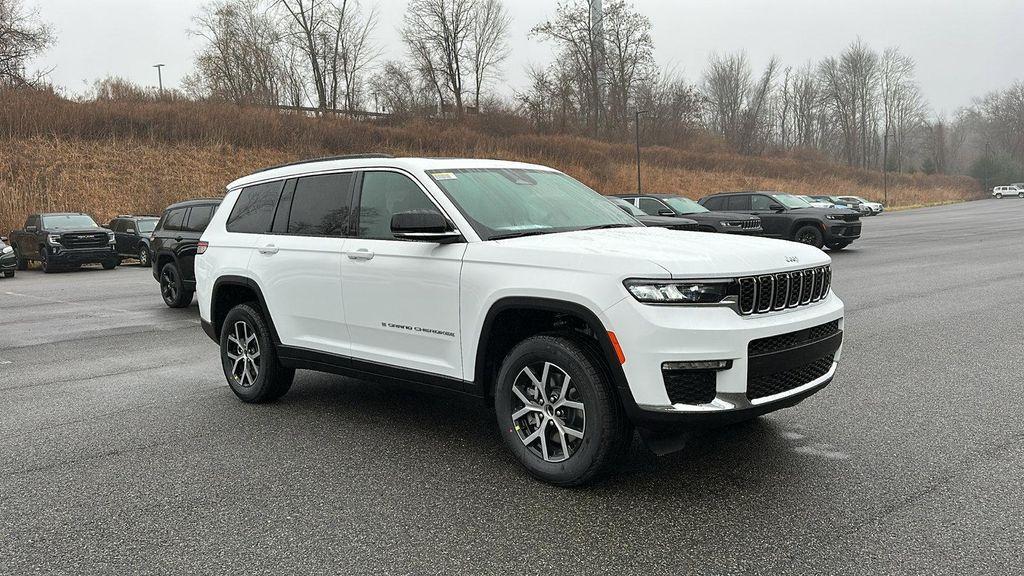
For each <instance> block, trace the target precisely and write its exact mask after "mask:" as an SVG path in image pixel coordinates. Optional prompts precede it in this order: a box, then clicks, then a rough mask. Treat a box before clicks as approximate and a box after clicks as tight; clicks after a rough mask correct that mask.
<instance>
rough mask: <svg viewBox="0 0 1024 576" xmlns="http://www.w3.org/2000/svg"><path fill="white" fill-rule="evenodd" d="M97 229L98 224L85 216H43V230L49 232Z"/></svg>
mask: <svg viewBox="0 0 1024 576" xmlns="http://www.w3.org/2000/svg"><path fill="white" fill-rule="evenodd" d="M95 227H96V222H95V221H94V220H93V219H92V218H90V217H89V216H86V215H85V214H58V215H54V216H43V228H45V229H47V230H60V229H65V230H66V229H69V228H95Z"/></svg>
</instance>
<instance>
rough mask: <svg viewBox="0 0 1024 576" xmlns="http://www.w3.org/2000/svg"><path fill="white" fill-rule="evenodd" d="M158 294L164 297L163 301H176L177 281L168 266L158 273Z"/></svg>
mask: <svg viewBox="0 0 1024 576" xmlns="http://www.w3.org/2000/svg"><path fill="white" fill-rule="evenodd" d="M160 294H161V295H162V296H163V297H164V302H167V303H171V302H177V301H178V283H177V280H176V278H175V275H174V272H173V271H172V270H171V269H170V268H167V269H165V270H164V271H163V272H161V273H160Z"/></svg>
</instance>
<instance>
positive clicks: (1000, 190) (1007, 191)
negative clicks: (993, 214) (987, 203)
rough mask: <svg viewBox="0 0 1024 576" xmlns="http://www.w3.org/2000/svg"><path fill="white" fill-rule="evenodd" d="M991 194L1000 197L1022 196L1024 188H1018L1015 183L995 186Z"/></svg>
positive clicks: (1023, 196) (1023, 195)
mask: <svg viewBox="0 0 1024 576" xmlns="http://www.w3.org/2000/svg"><path fill="white" fill-rule="evenodd" d="M992 195H993V196H995V197H996V198H1002V197H1003V196H1017V197H1020V198H1024V188H1018V187H1017V185H1012V186H996V187H995V188H993V189H992Z"/></svg>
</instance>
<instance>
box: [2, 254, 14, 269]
mask: <svg viewBox="0 0 1024 576" xmlns="http://www.w3.org/2000/svg"><path fill="white" fill-rule="evenodd" d="M17 267H18V257H17V256H15V255H14V254H4V255H3V256H0V272H12V271H14V270H15V269H17Z"/></svg>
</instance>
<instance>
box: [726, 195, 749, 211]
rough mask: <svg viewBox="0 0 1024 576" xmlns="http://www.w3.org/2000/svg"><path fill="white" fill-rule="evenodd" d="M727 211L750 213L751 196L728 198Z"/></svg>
mask: <svg viewBox="0 0 1024 576" xmlns="http://www.w3.org/2000/svg"><path fill="white" fill-rule="evenodd" d="M725 209H726V210H731V211H733V212H749V211H750V196H747V195H740V196H727V197H726V199H725Z"/></svg>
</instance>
